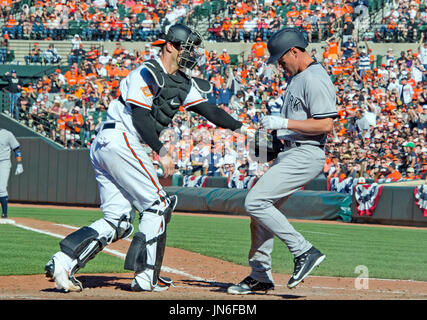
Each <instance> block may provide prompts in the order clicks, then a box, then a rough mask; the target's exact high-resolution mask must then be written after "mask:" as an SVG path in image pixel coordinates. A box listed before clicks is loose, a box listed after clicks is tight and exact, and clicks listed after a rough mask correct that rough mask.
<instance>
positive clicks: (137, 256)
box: [124, 195, 178, 286]
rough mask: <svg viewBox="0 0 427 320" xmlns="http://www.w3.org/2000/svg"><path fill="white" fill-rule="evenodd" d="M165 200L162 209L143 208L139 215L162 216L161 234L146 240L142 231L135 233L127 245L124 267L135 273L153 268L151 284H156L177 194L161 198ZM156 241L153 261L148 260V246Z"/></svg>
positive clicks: (155, 204)
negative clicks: (162, 227)
mask: <svg viewBox="0 0 427 320" xmlns="http://www.w3.org/2000/svg"><path fill="white" fill-rule="evenodd" d="M165 200H166V201H167V202H168V203H169V204H168V206H167V207H166V208H165V209H164V210H162V211H161V210H158V209H157V210H156V209H153V208H150V209H147V210H145V211H144V212H143V213H142V214H141V215H143V214H144V213H147V214H156V215H160V216H163V219H164V222H165V225H164V230H163V232H162V233H161V234H159V235H157V236H156V237H153V238H152V239H150V240H148V241H147V239H146V235H145V234H144V233H142V232H137V233H135V235H134V237H133V239H132V243H131V245H130V246H129V250H128V252H127V254H126V259H125V266H124V267H125V269H127V270H133V271H135V272H136V273H138V272H141V271H143V270H145V269H146V268H149V269H152V270H153V279H152V284H153V286H154V285H156V283H157V281H158V279H159V275H160V270H161V267H162V263H163V256H164V254H165V249H166V225H167V224H168V223H169V221H170V219H171V215H172V212H173V210H174V209H175V207H176V204H177V200H178V198H177V196H175V195H174V196H171V197H168V198H166V199H162V201H165ZM153 205H154V206H153V207H155V206H157V205H158V203H156V202H155V203H154V204H153ZM154 243H156V244H157V245H156V252H155V260H154V261H148V254H147V251H148V246H151V245H153V244H154Z"/></svg>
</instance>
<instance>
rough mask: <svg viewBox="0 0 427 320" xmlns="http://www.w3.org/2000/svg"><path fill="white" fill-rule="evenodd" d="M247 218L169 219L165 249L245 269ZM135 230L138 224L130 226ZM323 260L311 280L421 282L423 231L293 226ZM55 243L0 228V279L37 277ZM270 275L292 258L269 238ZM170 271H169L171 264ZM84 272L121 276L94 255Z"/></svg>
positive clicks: (425, 274)
mask: <svg viewBox="0 0 427 320" xmlns="http://www.w3.org/2000/svg"><path fill="white" fill-rule="evenodd" d="M9 216H10V217H11V218H13V217H28V218H35V219H40V220H47V221H52V222H55V223H63V224H69V225H74V226H79V227H81V226H84V225H89V224H90V223H92V222H93V221H95V220H97V219H99V218H100V217H102V213H101V212H100V211H92V210H87V211H86V210H58V209H36V208H34V209H33V208H18V207H10V208H9ZM249 223H250V221H249V219H237V218H236V219H232V218H231V219H230V218H220V217H200V216H198V217H196V216H178V215H174V216H173V217H172V220H171V222H170V224H169V225H168V236H167V245H168V246H171V247H176V248H182V249H186V250H189V251H193V252H197V253H200V254H203V255H207V256H211V257H216V258H219V259H223V260H227V261H230V262H233V263H237V264H241V265H248V262H247V257H248V251H249V248H250V231H249ZM134 225H135V229H136V230H138V221H135V223H134ZM293 225H294V227H295V229H297V230H298V231H299V232H301V233H302V234H303V235H304V236H305V237H306V238H307V239H308V240H309V241H311V242H312V243H313V244H314V245H315V246H316V247H318V248H319V249H320V250H321V251H322V252H324V253H325V254H326V256H327V258H326V259H325V261H324V262H323V263H322V266H321V267H320V268H317V269H316V270H315V271H314V272H313V274H314V275H327V276H343V277H356V276H358V274H357V273H355V269H356V267H357V266H359V265H363V266H366V267H367V268H368V271H369V277H370V278H385V279H412V280H422V281H427V267H426V266H427V250H426V249H425V244H426V243H427V231H426V230H417V229H399V228H382V227H372V226H363V225H355V224H348V225H329V224H320V223H316V222H313V223H301V222H296V223H293ZM58 243H59V239H56V238H52V237H49V236H47V235H41V234H38V233H35V232H31V231H27V230H22V229H19V228H17V227H15V226H13V225H0V261H1V263H0V275H4V274H34V273H42V272H43V271H42V268H43V266H44V263H46V261H47V260H48V259H49V258H50V257H51V255H52V254H53V253H54V252H56V251H57V250H58V249H59V246H58ZM272 259H273V272H278V273H287V274H289V273H291V272H292V270H293V261H292V256H291V254H290V253H289V251H288V249H287V247H286V246H285V245H284V244H283V243H282V242H281V241H279V240H278V239H277V238H276V239H275V248H274V251H273V254H272ZM170 267H173V265H171V266H170ZM84 272H88V273H90V272H102V273H103V272H125V270H123V260H121V259H119V258H115V257H112V256H109V255H106V254H100V255H98V256H97V257H96V259H94V260H92V261H90V262H89V263H88V265H87V267H86V268H85V269H84Z"/></svg>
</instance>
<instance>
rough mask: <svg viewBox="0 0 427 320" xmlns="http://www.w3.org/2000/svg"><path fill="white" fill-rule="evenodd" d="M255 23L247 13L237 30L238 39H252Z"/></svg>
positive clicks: (246, 40) (245, 40)
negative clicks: (239, 28)
mask: <svg viewBox="0 0 427 320" xmlns="http://www.w3.org/2000/svg"><path fill="white" fill-rule="evenodd" d="M256 27H257V23H256V21H255V20H253V18H252V15H250V14H249V15H248V18H247V20H246V21H245V22H243V26H242V29H241V30H240V32H239V39H240V41H244V42H248V41H254V35H255V31H256Z"/></svg>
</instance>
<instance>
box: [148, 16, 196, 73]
mask: <svg viewBox="0 0 427 320" xmlns="http://www.w3.org/2000/svg"><path fill="white" fill-rule="evenodd" d="M202 41H203V39H202V36H201V35H200V34H199V33H198V32H197V31H196V30H192V29H190V28H189V27H187V26H186V25H183V24H175V25H173V26H171V27H169V29H168V31H167V33H166V34H162V35H161V36H160V39H158V40H156V41H154V42H153V43H152V45H153V46H162V45H164V44H165V43H166V42H172V43H174V44H177V45H180V46H181V48H182V49H184V50H183V53H182V55H181V58H180V60H179V66H180V67H182V68H189V69H192V68H194V66H195V65H196V64H197V62H198V59H199V58H200V53H199V52H198V51H197V49H198V47H199V46H200V45H201V44H202Z"/></svg>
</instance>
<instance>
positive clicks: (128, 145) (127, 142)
mask: <svg viewBox="0 0 427 320" xmlns="http://www.w3.org/2000/svg"><path fill="white" fill-rule="evenodd" d="M123 137H124V138H125V141H126V145H127V147H128V148H129V150H130V151H131V152H132V154H133V156H134V157H135V159H136V160H138V162H139V164H140V165H141V167H142V169H144V171H145V172H146V173H147V174H148V176H149V177H150V180H151V182H152V183H153V184H154V186H155V187H156V188H157V192H160V188H159V187H158V186H157V184H156V182H155V181H154V179H153V177H152V176H151V174H150V173H149V172H148V171H147V169H146V168H145V166H144V164H143V163H142V161H141V159H139V158H138V156H137V155H136V153H135V151H134V150H133V149H132V147H131V146H130V144H129V141H128V138H127V136H126V133H124V132H123Z"/></svg>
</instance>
